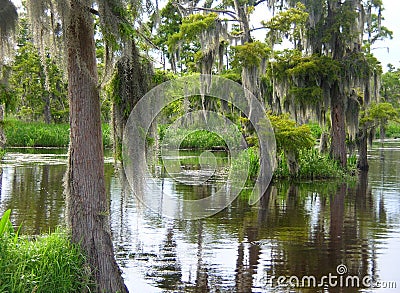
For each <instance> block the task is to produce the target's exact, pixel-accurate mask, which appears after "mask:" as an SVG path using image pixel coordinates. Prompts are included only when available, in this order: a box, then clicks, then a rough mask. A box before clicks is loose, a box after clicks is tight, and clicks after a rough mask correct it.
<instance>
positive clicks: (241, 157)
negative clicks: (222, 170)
mask: <svg viewBox="0 0 400 293" xmlns="http://www.w3.org/2000/svg"><path fill="white" fill-rule="evenodd" d="M231 164H232V166H231V168H232V169H231V172H233V174H235V173H236V172H237V170H243V168H244V166H246V164H248V167H249V170H248V174H247V180H249V181H254V180H256V179H257V177H258V172H259V170H260V156H259V154H258V149H257V148H256V147H250V148H247V149H245V150H243V151H241V152H240V153H239V154H238V156H237V157H235V158H233V159H232V163H231ZM233 178H235V176H233Z"/></svg>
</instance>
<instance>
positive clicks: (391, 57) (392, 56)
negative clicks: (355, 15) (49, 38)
mask: <svg viewBox="0 0 400 293" xmlns="http://www.w3.org/2000/svg"><path fill="white" fill-rule="evenodd" d="M12 1H13V2H14V3H15V4H16V5H17V6H20V5H21V0H12ZM383 6H384V8H385V10H384V11H383V16H384V18H385V20H384V21H383V23H382V24H383V25H384V26H386V27H388V28H389V29H390V30H391V31H393V39H392V40H385V41H383V42H379V43H376V44H375V45H374V46H373V53H374V55H375V56H376V57H377V58H378V59H379V60H380V61H381V63H382V67H383V70H384V71H386V70H387V64H389V63H390V64H392V65H394V66H395V67H396V68H400V11H399V0H383ZM254 14H255V15H254V16H253V19H257V18H258V19H265V12H264V11H261V10H256V11H255V12H254ZM263 16H264V17H263ZM254 26H259V24H257V23H254ZM258 32H260V33H261V31H258Z"/></svg>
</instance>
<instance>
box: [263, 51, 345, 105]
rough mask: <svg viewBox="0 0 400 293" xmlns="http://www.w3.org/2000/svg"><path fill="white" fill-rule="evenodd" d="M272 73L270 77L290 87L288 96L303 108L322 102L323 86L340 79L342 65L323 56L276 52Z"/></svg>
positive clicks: (295, 52)
mask: <svg viewBox="0 0 400 293" xmlns="http://www.w3.org/2000/svg"><path fill="white" fill-rule="evenodd" d="M274 58H275V61H274V62H273V63H272V69H271V70H270V72H269V75H270V76H271V77H274V78H276V79H277V80H278V81H280V82H285V83H287V84H288V88H287V93H286V94H287V95H288V96H289V97H292V98H293V101H294V102H295V103H296V104H297V105H300V106H315V105H317V104H318V103H321V102H322V101H323V90H322V88H321V84H322V83H326V84H331V83H332V82H334V81H337V80H338V79H340V76H341V74H342V73H341V70H342V67H341V64H340V62H338V61H335V60H333V59H332V58H331V57H328V56H322V55H317V54H314V55H311V56H303V55H302V53H301V52H300V51H298V50H284V51H281V52H276V53H275V55H274Z"/></svg>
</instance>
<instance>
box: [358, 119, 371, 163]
mask: <svg viewBox="0 0 400 293" xmlns="http://www.w3.org/2000/svg"><path fill="white" fill-rule="evenodd" d="M367 147H368V131H367V128H366V127H365V126H363V128H362V129H360V133H359V134H358V158H357V168H358V169H359V170H362V171H368V168H369V166H368V157H367Z"/></svg>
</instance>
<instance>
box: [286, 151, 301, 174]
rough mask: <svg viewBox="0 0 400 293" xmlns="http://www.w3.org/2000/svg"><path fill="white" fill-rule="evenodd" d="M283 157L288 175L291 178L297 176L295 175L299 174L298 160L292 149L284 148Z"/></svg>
mask: <svg viewBox="0 0 400 293" xmlns="http://www.w3.org/2000/svg"><path fill="white" fill-rule="evenodd" d="M285 158H286V162H287V167H288V169H289V173H290V176H291V177H293V178H295V177H297V175H298V174H299V162H298V160H297V155H296V153H294V152H293V151H286V150H285Z"/></svg>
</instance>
